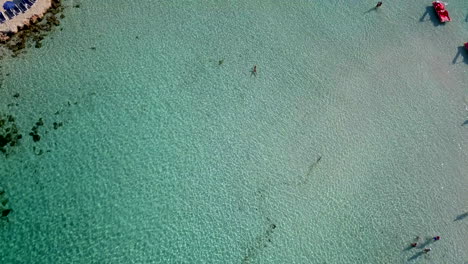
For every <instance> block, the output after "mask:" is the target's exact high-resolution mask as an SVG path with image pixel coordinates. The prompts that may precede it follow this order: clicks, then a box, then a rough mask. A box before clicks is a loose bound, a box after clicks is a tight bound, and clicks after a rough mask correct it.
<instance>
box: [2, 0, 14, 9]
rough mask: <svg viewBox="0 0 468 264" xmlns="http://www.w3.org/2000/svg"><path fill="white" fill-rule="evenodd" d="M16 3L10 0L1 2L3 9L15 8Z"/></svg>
mask: <svg viewBox="0 0 468 264" xmlns="http://www.w3.org/2000/svg"><path fill="white" fill-rule="evenodd" d="M15 7H16V5H15V3H13V2H12V1H6V2H5V3H4V4H3V9H5V10H8V9H13V8H15Z"/></svg>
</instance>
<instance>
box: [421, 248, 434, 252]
mask: <svg viewBox="0 0 468 264" xmlns="http://www.w3.org/2000/svg"><path fill="white" fill-rule="evenodd" d="M431 250H432V248H425V249H423V252H424V253H429V251H431Z"/></svg>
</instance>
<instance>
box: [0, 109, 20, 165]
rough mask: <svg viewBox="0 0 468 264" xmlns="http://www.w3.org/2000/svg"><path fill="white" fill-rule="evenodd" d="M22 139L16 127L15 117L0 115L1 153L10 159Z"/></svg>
mask: <svg viewBox="0 0 468 264" xmlns="http://www.w3.org/2000/svg"><path fill="white" fill-rule="evenodd" d="M22 137H23V136H22V135H21V134H20V133H19V130H18V127H17V126H16V123H15V117H14V116H12V115H6V116H4V115H2V114H0V152H2V153H3V154H5V156H6V157H8V155H9V154H10V153H11V152H12V149H13V147H15V146H17V145H18V144H19V141H20V139H21V138H22Z"/></svg>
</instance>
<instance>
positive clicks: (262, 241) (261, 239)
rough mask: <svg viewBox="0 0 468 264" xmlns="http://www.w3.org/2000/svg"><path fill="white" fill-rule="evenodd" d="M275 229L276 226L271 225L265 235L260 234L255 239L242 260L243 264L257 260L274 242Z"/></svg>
mask: <svg viewBox="0 0 468 264" xmlns="http://www.w3.org/2000/svg"><path fill="white" fill-rule="evenodd" d="M275 229H276V225H275V224H273V223H271V224H269V225H268V227H267V228H266V230H265V231H264V232H263V233H261V234H259V235H258V236H257V237H256V238H255V241H254V242H253V245H252V246H251V247H249V248H248V249H247V254H246V255H245V256H244V258H243V259H242V263H250V261H251V260H252V259H253V258H255V257H256V256H257V255H258V253H259V252H260V251H261V250H262V249H263V248H266V247H267V246H268V244H269V243H271V242H272V239H273V231H274V230H275Z"/></svg>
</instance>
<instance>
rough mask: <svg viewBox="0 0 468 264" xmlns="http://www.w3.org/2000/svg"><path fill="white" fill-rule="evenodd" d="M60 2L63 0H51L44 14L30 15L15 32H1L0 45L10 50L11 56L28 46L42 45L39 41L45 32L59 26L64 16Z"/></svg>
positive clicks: (37, 46)
mask: <svg viewBox="0 0 468 264" xmlns="http://www.w3.org/2000/svg"><path fill="white" fill-rule="evenodd" d="M62 2H63V0H51V6H50V8H49V9H47V11H46V12H45V13H44V14H42V15H33V16H31V18H30V19H29V21H27V22H26V23H24V25H23V26H21V27H18V31H17V32H13V31H9V32H1V33H0V46H3V47H5V48H7V49H8V50H10V51H11V53H12V56H13V57H16V56H17V55H18V54H20V53H21V52H22V51H23V50H24V49H25V48H26V47H28V46H32V45H34V47H36V48H40V47H42V43H41V42H42V40H43V39H44V37H45V36H46V35H47V33H48V32H50V31H52V30H53V29H54V28H55V27H57V26H59V25H60V19H63V18H64V17H65V15H64V14H63V13H62V12H63V10H64V6H63V4H62Z"/></svg>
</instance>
